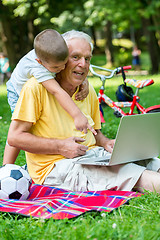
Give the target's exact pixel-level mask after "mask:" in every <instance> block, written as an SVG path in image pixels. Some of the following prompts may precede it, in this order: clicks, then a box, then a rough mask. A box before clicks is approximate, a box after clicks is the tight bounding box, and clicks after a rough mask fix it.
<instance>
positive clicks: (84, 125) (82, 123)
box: [74, 113, 97, 135]
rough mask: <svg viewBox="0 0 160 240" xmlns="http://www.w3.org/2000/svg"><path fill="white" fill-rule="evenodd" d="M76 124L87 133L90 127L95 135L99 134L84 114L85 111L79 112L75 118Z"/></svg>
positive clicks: (77, 127) (78, 128)
mask: <svg viewBox="0 0 160 240" xmlns="http://www.w3.org/2000/svg"><path fill="white" fill-rule="evenodd" d="M74 124H75V127H76V129H77V130H79V131H81V132H84V133H85V134H87V129H89V130H90V131H91V132H92V133H93V134H94V135H97V132H96V131H95V130H94V128H93V127H92V126H91V125H90V124H89V123H88V120H87V118H86V117H85V116H84V115H83V113H81V114H78V116H77V117H75V118H74Z"/></svg>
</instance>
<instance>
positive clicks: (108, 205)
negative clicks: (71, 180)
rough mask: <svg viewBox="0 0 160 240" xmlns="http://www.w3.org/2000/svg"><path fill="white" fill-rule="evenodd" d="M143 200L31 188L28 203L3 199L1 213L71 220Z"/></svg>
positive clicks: (131, 194)
mask: <svg viewBox="0 0 160 240" xmlns="http://www.w3.org/2000/svg"><path fill="white" fill-rule="evenodd" d="M139 196H141V194H140V193H136V192H130V191H110V190H104V191H86V192H71V191H67V190H64V189H60V188H55V187H48V186H44V185H37V184H32V185H31V188H30V194H29V197H28V199H27V200H25V201H24V200H23V201H20V200H15V199H0V211H1V212H9V213H15V214H20V215H24V216H28V217H30V216H32V217H36V218H44V219H48V218H54V219H65V218H67V219H70V218H74V217H77V216H79V215H81V214H83V213H85V212H88V211H100V212H101V211H104V212H111V211H112V210H113V209H116V208H118V207H120V206H121V205H123V204H125V203H126V202H128V201H129V200H130V199H132V198H135V197H139Z"/></svg>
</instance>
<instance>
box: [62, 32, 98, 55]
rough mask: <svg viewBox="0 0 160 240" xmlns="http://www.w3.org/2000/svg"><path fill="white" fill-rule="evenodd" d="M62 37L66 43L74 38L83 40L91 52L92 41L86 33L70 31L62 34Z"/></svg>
mask: <svg viewBox="0 0 160 240" xmlns="http://www.w3.org/2000/svg"><path fill="white" fill-rule="evenodd" d="M62 37H63V38H64V40H65V41H66V43H68V42H69V41H70V40H71V39H74V38H80V39H85V40H86V41H87V42H88V43H89V44H90V46H91V51H93V43H92V39H91V37H90V36H89V35H88V34H87V33H84V32H80V31H76V30H71V31H68V32H65V33H63V34H62Z"/></svg>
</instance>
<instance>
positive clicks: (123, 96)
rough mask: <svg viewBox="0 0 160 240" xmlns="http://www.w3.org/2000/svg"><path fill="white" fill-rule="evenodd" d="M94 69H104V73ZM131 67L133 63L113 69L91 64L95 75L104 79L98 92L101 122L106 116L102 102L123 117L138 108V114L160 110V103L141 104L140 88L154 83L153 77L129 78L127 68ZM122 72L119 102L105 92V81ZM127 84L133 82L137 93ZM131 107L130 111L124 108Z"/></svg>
mask: <svg viewBox="0 0 160 240" xmlns="http://www.w3.org/2000/svg"><path fill="white" fill-rule="evenodd" d="M94 69H96V70H98V71H99V70H100V71H103V74H100V73H97V72H96V71H95V70H94ZM129 69H131V65H129V66H124V67H117V68H115V69H113V70H111V69H107V68H103V67H99V66H96V65H93V64H91V65H90V71H91V73H92V74H93V75H95V76H97V77H99V78H100V80H101V81H102V86H101V87H100V89H99V93H98V99H99V104H100V116H101V122H102V123H104V122H105V120H104V117H103V108H102V104H106V105H108V106H109V107H110V108H112V109H113V110H114V115H115V116H116V117H122V116H125V115H133V114H136V113H134V110H135V108H136V110H137V114H145V113H154V112H160V105H154V106H150V107H148V108H144V107H143V106H142V105H140V104H139V101H140V97H139V90H140V89H142V88H144V87H147V86H150V85H152V84H153V83H154V81H153V80H152V79H147V80H135V79H127V78H126V75H125V70H129ZM104 71H107V72H109V73H110V74H109V75H105V74H104ZM119 73H122V77H123V82H124V83H123V84H121V85H120V86H119V87H118V90H117V92H116V95H117V100H118V102H114V101H113V100H112V99H111V98H110V97H109V96H107V95H106V94H105V93H104V90H105V81H106V80H107V79H110V78H112V77H113V76H114V75H115V74H119ZM127 84H131V85H132V86H134V87H135V88H136V91H135V93H134V92H133V89H132V88H131V87H128V86H127ZM127 107H128V108H129V111H128V112H124V111H123V110H122V108H127Z"/></svg>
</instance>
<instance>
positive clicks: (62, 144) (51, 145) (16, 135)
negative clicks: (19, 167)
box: [8, 120, 88, 158]
mask: <svg viewBox="0 0 160 240" xmlns="http://www.w3.org/2000/svg"><path fill="white" fill-rule="evenodd" d="M31 127H32V123H30V122H25V121H19V120H13V121H12V122H11V125H10V128H9V132H8V143H9V145H11V146H13V147H16V148H19V149H22V150H24V151H27V152H31V153H35V154H60V155H63V156H64V157H66V158H74V157H77V156H81V155H84V154H85V153H86V150H87V149H88V147H87V146H84V145H82V144H80V142H83V141H84V139H82V138H77V137H70V138H67V139H64V140H60V139H55V138H43V137H38V136H35V135H33V134H32V133H30V129H31Z"/></svg>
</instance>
